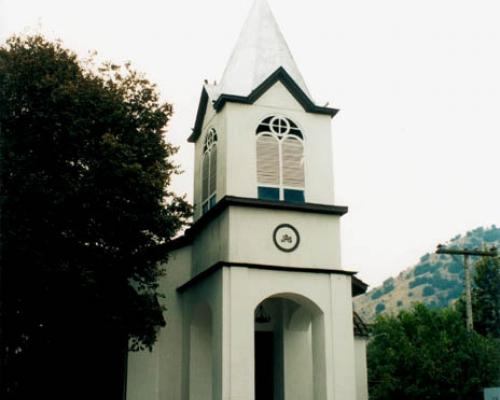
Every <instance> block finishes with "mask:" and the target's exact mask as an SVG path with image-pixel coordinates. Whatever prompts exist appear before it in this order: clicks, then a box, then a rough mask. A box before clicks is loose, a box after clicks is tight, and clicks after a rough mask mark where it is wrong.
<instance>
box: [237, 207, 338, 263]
mask: <svg viewBox="0 0 500 400" xmlns="http://www.w3.org/2000/svg"><path fill="white" fill-rule="evenodd" d="M229 221H230V222H229V259H228V260H229V261H233V262H242V263H255V264H270V265H280V266H295V267H302V268H332V269H341V259H340V225H339V217H338V216H336V215H324V214H309V213H304V212H299V211H285V210H268V209H254V208H243V207H230V209H229ZM283 223H287V224H291V225H292V226H294V227H295V228H296V229H297V230H298V232H299V235H300V244H299V246H298V248H297V249H296V250H294V251H293V252H290V253H286V252H283V251H281V250H279V249H278V248H277V247H276V246H275V244H274V242H273V232H274V229H275V228H276V227H277V226H278V225H280V224H283Z"/></svg>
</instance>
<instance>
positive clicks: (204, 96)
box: [188, 88, 208, 143]
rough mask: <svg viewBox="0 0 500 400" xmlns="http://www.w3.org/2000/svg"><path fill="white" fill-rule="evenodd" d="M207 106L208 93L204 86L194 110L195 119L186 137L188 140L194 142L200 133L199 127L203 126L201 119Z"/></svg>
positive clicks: (203, 117)
mask: <svg viewBox="0 0 500 400" xmlns="http://www.w3.org/2000/svg"><path fill="white" fill-rule="evenodd" d="M207 106H208V93H207V91H206V89H205V88H203V89H202V90H201V95H200V101H199V103H198V111H197V112H196V120H195V122H194V128H193V132H192V133H191V135H190V136H189V138H188V142H190V143H194V142H196V140H198V138H199V137H200V134H201V129H202V128H203V120H204V119H205V114H206V112H207Z"/></svg>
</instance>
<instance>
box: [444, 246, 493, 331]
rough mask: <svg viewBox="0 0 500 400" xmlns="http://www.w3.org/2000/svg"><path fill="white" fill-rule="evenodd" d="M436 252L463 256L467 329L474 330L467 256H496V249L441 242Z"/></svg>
mask: <svg viewBox="0 0 500 400" xmlns="http://www.w3.org/2000/svg"><path fill="white" fill-rule="evenodd" d="M436 253H437V254H451V255H461V256H464V273H465V279H464V280H465V315H466V317H467V330H469V331H472V330H474V322H473V319H472V293H471V286H472V284H471V274H470V265H469V257H470V256H481V257H496V256H497V249H496V247H492V248H491V249H490V250H486V249H485V250H479V249H466V248H462V249H459V248H446V247H445V246H443V245H442V244H439V245H438V247H437V250H436Z"/></svg>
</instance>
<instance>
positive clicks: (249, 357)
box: [127, 0, 368, 400]
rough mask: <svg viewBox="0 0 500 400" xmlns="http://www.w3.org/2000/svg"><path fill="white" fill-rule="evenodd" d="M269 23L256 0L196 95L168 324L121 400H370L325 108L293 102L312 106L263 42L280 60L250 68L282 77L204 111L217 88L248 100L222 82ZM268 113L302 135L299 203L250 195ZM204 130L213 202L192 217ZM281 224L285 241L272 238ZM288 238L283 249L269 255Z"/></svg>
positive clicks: (171, 266)
mask: <svg viewBox="0 0 500 400" xmlns="http://www.w3.org/2000/svg"><path fill="white" fill-rule="evenodd" d="M255 18H258V19H259V18H260V20H259V23H258V24H257V23H256V21H255ZM269 18H273V17H272V14H271V13H270V10H269V8H268V6H267V4H266V3H265V1H264V0H257V1H256V3H255V4H254V8H253V10H252V11H251V14H250V17H249V19H248V20H247V22H246V27H245V28H244V29H243V32H244V33H242V35H243V38H240V43H239V44H238V45H237V49H235V52H234V53H233V56H232V58H231V60H230V64H229V65H228V67H227V68H226V74H225V78H224V80H223V84H221V86H220V87H209V86H206V87H205V89H204V90H205V91H206V96H207V97H208V101H206V103H203V102H202V103H201V104H200V107H202V108H203V109H201V114H199V115H202V117H203V118H202V120H201V121H200V125H199V126H198V132H197V135H195V136H194V137H193V138H192V141H194V143H195V180H194V203H195V215H194V221H195V223H194V225H193V227H192V228H191V229H190V230H188V231H187V233H186V236H185V237H184V238H181V239H179V240H177V241H176V242H175V243H174V245H175V249H174V250H172V251H171V255H170V260H169V262H168V265H167V275H166V277H165V278H164V279H163V281H162V282H161V290H162V292H163V293H164V294H165V299H164V304H165V306H166V308H167V311H166V314H165V319H166V321H167V326H166V327H165V328H163V329H162V330H161V331H160V333H159V340H158V343H157V344H156V345H155V348H154V350H153V352H140V353H130V355H129V361H128V374H127V399H128V400H267V399H273V400H366V399H367V398H368V393H367V382H366V354H365V346H366V340H364V339H361V338H358V337H355V335H354V327H353V310H352V295H353V287H355V285H356V281H357V280H356V279H355V278H353V274H352V273H350V272H348V271H344V270H343V269H342V264H341V257H340V216H341V215H342V214H343V213H345V212H346V209H344V208H342V207H337V206H335V203H334V186H333V170H332V165H333V162H332V154H331V148H332V132H331V116H332V115H334V113H333V114H332V115H328V113H327V112H326V111H325V110H320V111H317V110H318V108H314V107H312V106H308V105H307V104H309V103H304V100H300V101H299V100H298V99H299V98H302V97H300V96H302V95H303V96H306V101H310V102H311V104H312V100H311V99H310V96H309V94H308V92H307V91H306V89H305V90H304V89H303V88H305V83H303V82H302V81H301V82H296V83H297V85H296V87H295V86H294V85H293V84H290V82H289V81H287V79H288V78H290V79H291V80H292V81H294V79H299V78H297V72H298V69H297V68H296V66H295V64H294V63H293V58H291V55H290V54H289V52H288V47H287V46H286V44H282V43H274V42H273V43H271V44H272V45H270V49H271V50H272V49H283V48H285V47H286V50H287V52H283V54H282V56H281V58H280V57H274V56H273V57H271V58H272V60H271V61H269V60H267V59H266V60H263V61H262V60H261V61H259V59H258V57H265V56H266V54H269V51H268V52H266V51H263V55H262V54H261V53H260V52H258V53H256V54H255V55H254V57H257V59H254V60H252V63H254V64H259V62H264V63H266V65H265V68H260V69H258V70H259V71H260V72H259V73H260V74H262V71H269V74H270V76H271V75H272V74H273V73H274V72H275V70H277V69H278V68H280V67H281V68H284V71H286V74H287V75H285V78H283V79H276V81H275V82H270V83H269V85H268V86H266V87H265V90H263V91H262V93H259V96H255V98H252V99H251V100H252V101H249V100H248V98H246V100H245V101H241V98H240V99H236V100H235V99H234V98H231V99H229V100H228V101H227V102H226V103H225V104H224V105H223V106H222V107H219V108H217V106H216V104H217V103H216V102H217V100H220V99H221V98H222V97H220V96H222V95H224V94H230V95H238V96H240V97H241V96H249V95H250V94H251V93H234V92H232V93H224V88H225V87H226V88H227V87H231V88H238V87H240V86H238V82H236V83H234V82H232V80H234V79H238V74H242V73H247V72H248V71H246V69H245V68H243V69H242V68H241V67H240V66H239V65H236V64H237V63H238V57H236V56H235V54H236V55H237V54H244V56H242V57H248V51H247V50H246V49H245V46H247V45H248V43H249V42H252V41H251V40H250V39H249V38H250V36H251V34H250V33H251V29H265V30H266V32H265V35H262V36H263V37H264V38H265V39H266V40H268V41H269V40H271V41H272V38H273V37H274V38H275V40H277V41H283V38H282V36H281V33H280V32H275V31H273V30H277V29H278V28H277V25H276V23H275V22H274V19H273V20H272V21H269ZM262 24H263V25H262ZM262 26H264V28H262ZM256 34H258V32H256ZM270 38H271V39H270ZM254 45H255V43H254V42H252V46H254ZM238 46H239V47H238ZM260 46H265V43H264V44H262V43H260ZM259 48H260V47H259ZM264 50H265V49H264ZM268 50H269V49H268ZM254 53H255V52H254ZM245 60H246V59H245ZM280 60H281V61H282V62H280ZM246 62H249V61H248V60H246ZM273 63H275V64H276V65H273ZM290 63H293V65H291V64H290ZM274 67H275V68H274ZM288 70H291V71H292V73H289V72H288ZM228 71H229V72H228ZM262 79H264V81H265V79H266V77H264V78H262V77H258V79H257V80H256V79H255V77H245V78H244V82H245V84H246V85H248V82H253V83H251V86H250V89H249V90H251V91H253V90H256V89H257V90H258V89H259V88H258V87H253V86H252V85H257V86H258V85H260V84H262ZM300 79H302V78H301V77H300ZM287 82H288V83H287ZM246 88H247V86H246ZM297 88H298V90H299V94H297ZM234 90H235V91H236V89H234ZM245 90H246V89H245ZM302 99H303V98H302ZM214 102H215V103H214ZM304 104H306V106H305V105H304ZM308 108H309V109H308ZM269 116H279V117H284V118H288V119H290V120H292V121H293V122H294V123H295V124H296V125H297V126H298V128H299V129H300V131H301V132H302V134H303V143H304V152H303V164H301V165H303V168H304V173H305V186H304V200H305V201H304V202H299V203H290V202H287V201H280V200H273V201H270V200H262V199H260V200H259V193H258V190H257V188H258V182H257V166H256V162H257V161H256V160H257V155H256V129H257V127H258V126H259V124H260V123H261V122H262V120H264V119H265V118H267V117H269ZM210 129H215V130H216V132H217V143H216V146H217V152H216V153H215V154H216V192H215V193H216V195H215V201H214V204H212V207H211V209H209V210H203V208H202V203H204V201H205V200H206V199H204V195H203V185H204V181H203V178H204V174H206V173H207V172H206V170H205V169H204V164H203V157H204V153H205V151H206V146H205V136H206V135H207V133H208V131H209V130H210ZM283 162H285V161H283ZM212 173H213V171H212ZM214 176H215V175H214ZM283 224H286V225H287V226H291V227H293V229H295V232H297V236H293V234H292V235H291V236H293V237H289V236H290V235H288V233H287V232H292V231H290V230H285V231H283V232H285V233H280V232H281V231H280V230H279V227H280V226H281V225H283ZM286 229H289V228H286ZM290 242H293V244H294V246H295V245H296V248H295V249H290V248H285V250H283V248H284V247H281V248H280V247H279V246H287V245H288V243H290ZM353 280H354V281H355V282H354V286H353ZM357 282H358V289H356V290H358V291H359V282H360V281H357ZM361 286H362V284H361ZM256 392H257V393H256Z"/></svg>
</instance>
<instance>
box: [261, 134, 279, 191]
mask: <svg viewBox="0 0 500 400" xmlns="http://www.w3.org/2000/svg"><path fill="white" fill-rule="evenodd" d="M279 168H280V166H279V143H278V141H277V140H276V139H275V138H274V137H273V136H270V135H261V136H259V137H258V138H257V182H258V183H259V184H264V185H279V182H280V178H279Z"/></svg>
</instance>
